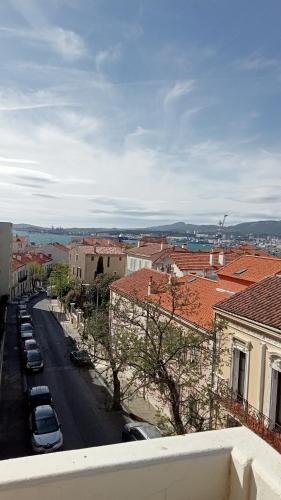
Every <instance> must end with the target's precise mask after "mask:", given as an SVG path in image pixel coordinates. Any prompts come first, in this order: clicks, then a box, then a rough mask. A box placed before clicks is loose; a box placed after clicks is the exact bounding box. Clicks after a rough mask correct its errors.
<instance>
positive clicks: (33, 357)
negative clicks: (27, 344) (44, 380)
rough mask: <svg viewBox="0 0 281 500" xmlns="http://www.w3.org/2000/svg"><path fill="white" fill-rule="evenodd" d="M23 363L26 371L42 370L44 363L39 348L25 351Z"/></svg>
mask: <svg viewBox="0 0 281 500" xmlns="http://www.w3.org/2000/svg"><path fill="white" fill-rule="evenodd" d="M24 365H25V368H26V370H27V371H30V372H39V371H41V370H43V368H44V363H43V358H42V355H41V352H40V350H39V349H33V350H31V351H26V353H25V361H24Z"/></svg>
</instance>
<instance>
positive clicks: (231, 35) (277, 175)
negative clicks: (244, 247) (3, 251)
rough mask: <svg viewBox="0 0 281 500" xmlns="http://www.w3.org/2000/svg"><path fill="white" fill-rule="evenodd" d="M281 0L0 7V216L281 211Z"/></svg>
mask: <svg viewBox="0 0 281 500" xmlns="http://www.w3.org/2000/svg"><path fill="white" fill-rule="evenodd" d="M280 18H281V4H280V1H279V0H267V1H265V0H255V1H250V2H245V0H118V1H116V0H48V1H46V0H5V1H1V2H0V44H1V50H0V68H1V72H0V75H1V76H0V174H1V176H0V220H11V221H12V222H17V223H19V222H26V223H32V224H40V225H51V224H54V225H64V226H92V227H93V226H94V227H97V226H99V227H112V226H119V227H120V226H123V227H134V226H138V227H143V226H151V225H154V224H159V223H162V222H163V223H167V222H175V221H185V222H199V223H209V222H215V223H217V222H218V220H219V218H221V216H222V215H223V214H224V213H227V214H229V218H228V223H229V224H232V223H236V222H240V221H245V220H259V219H280V218H281V201H280V200H281V141H280V132H281V37H280Z"/></svg>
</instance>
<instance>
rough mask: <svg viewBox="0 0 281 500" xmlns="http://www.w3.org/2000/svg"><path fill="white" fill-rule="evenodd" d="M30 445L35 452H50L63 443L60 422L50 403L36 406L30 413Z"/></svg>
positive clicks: (57, 448)
mask: <svg viewBox="0 0 281 500" xmlns="http://www.w3.org/2000/svg"><path fill="white" fill-rule="evenodd" d="M30 428H31V433H32V437H31V445H32V449H33V451H34V452H35V453H50V452H52V451H56V450H59V449H60V448H61V447H62V445H63V435H62V432H61V424H60V423H59V420H58V417H57V414H56V411H55V410H54V408H53V407H52V406H50V405H42V406H37V407H36V408H35V409H34V410H33V412H32V413H31V415H30Z"/></svg>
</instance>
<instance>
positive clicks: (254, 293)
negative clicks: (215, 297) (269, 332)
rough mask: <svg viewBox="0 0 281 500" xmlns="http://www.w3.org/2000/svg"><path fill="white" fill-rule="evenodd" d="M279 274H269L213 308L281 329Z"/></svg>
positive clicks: (280, 285)
mask: <svg viewBox="0 0 281 500" xmlns="http://www.w3.org/2000/svg"><path fill="white" fill-rule="evenodd" d="M280 297H281V276H269V277H268V278H265V279H264V280H262V281H259V282H258V283H254V284H253V285H251V286H249V287H247V288H246V289H245V290H244V291H242V292H240V293H237V294H236V295H235V296H234V297H231V298H230V299H228V300H224V301H223V302H219V303H218V304H216V306H215V308H216V309H218V310H221V311H225V312H228V313H232V314H235V315H236V316H241V317H243V318H246V319H250V320H251V321H254V322H256V323H262V324H263V325H267V326H270V327H273V328H277V329H278V330H280V331H281V307H280Z"/></svg>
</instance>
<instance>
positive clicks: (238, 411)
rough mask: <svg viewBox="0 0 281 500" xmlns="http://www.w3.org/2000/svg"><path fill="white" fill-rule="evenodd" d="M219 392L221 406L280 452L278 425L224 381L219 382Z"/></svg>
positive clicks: (280, 442)
mask: <svg viewBox="0 0 281 500" xmlns="http://www.w3.org/2000/svg"><path fill="white" fill-rule="evenodd" d="M219 394H220V401H221V404H222V406H223V407H224V408H225V409H226V410H227V412H228V413H229V414H230V415H232V416H233V417H234V418H235V419H236V420H237V421H238V422H239V423H240V424H241V425H245V426H246V427H248V428H249V429H250V430H252V431H253V432H255V433H256V434H258V436H260V437H261V438H262V439H264V440H265V441H266V442H267V443H268V444H270V445H271V446H273V448H275V449H276V450H277V451H278V452H279V453H281V427H280V425H278V424H276V423H275V422H273V421H272V420H270V419H269V418H268V417H267V416H266V415H264V414H263V413H261V412H260V411H259V410H257V408H255V407H254V406H252V405H250V403H249V402H248V401H247V400H246V399H243V398H241V397H238V395H237V394H236V393H234V392H233V391H232V390H231V388H230V387H229V386H228V385H227V383H226V382H225V381H223V382H222V381H221V382H220V383H219Z"/></svg>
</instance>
